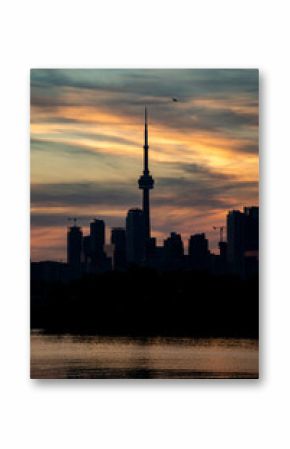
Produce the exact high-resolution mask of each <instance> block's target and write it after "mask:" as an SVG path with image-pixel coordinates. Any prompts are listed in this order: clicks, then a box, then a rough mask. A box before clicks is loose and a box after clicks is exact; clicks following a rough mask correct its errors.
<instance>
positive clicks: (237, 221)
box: [227, 210, 245, 274]
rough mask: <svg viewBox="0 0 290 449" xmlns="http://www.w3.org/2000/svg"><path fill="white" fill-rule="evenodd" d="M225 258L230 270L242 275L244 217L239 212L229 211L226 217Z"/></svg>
mask: <svg viewBox="0 0 290 449" xmlns="http://www.w3.org/2000/svg"><path fill="white" fill-rule="evenodd" d="M227 240H228V250H227V257H228V263H229V265H230V268H231V269H232V270H233V271H234V272H236V273H240V274H241V273H243V270H244V253H245V215H244V214H243V213H242V212H241V211H239V210H231V211H230V212H229V213H228V215H227Z"/></svg>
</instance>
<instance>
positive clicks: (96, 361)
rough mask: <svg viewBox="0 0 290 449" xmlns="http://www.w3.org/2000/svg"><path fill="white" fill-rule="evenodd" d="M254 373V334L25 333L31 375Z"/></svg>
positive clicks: (227, 375)
mask: <svg viewBox="0 0 290 449" xmlns="http://www.w3.org/2000/svg"><path fill="white" fill-rule="evenodd" d="M257 377H258V342H257V341H256V340H241V339H239V340H237V339H188V338H187V339H184V338H178V339H177V338H151V339H137V340H135V339H134V340H133V339H129V338H115V337H114V338H113V337H112V338H110V337H95V336H94V337H92V336H88V337H85V336H72V335H63V336H57V335H43V334H41V333H33V334H32V335H31V378H33V379H70V378H78V379H98V378H109V379H116V378H141V379H144V378H145V379H147V378H151V379H189V378H220V379H223V378H226V379H230V378H250V379H251V378H257Z"/></svg>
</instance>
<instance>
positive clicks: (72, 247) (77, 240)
mask: <svg viewBox="0 0 290 449" xmlns="http://www.w3.org/2000/svg"><path fill="white" fill-rule="evenodd" d="M82 246H83V232H82V230H81V228H80V227H79V226H76V225H75V224H74V225H73V226H70V227H69V228H68V231H67V263H68V264H69V265H70V266H71V267H73V268H80V266H81V261H82Z"/></svg>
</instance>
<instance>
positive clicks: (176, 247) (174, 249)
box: [164, 232, 184, 259]
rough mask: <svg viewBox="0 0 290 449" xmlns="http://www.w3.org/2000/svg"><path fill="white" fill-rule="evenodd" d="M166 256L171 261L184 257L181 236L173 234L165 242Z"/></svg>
mask: <svg viewBox="0 0 290 449" xmlns="http://www.w3.org/2000/svg"><path fill="white" fill-rule="evenodd" d="M164 251H165V256H166V257H167V258H169V259H180V258H182V257H183V255H184V248H183V242H182V239H181V235H180V234H177V233H176V232H171V234H170V236H169V237H168V238H167V239H165V240H164Z"/></svg>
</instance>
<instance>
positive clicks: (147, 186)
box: [138, 107, 154, 240]
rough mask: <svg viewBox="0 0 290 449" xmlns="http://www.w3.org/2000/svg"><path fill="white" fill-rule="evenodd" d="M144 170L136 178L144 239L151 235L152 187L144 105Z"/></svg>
mask: <svg viewBox="0 0 290 449" xmlns="http://www.w3.org/2000/svg"><path fill="white" fill-rule="evenodd" d="M143 148H144V170H143V175H141V176H140V178H139V180H138V185H139V189H141V190H143V214H144V222H145V239H146V240H149V239H150V237H151V228H150V190H151V189H153V188H154V180H153V178H152V176H151V175H150V171H149V144H148V117H147V108H146V107H145V129H144V146H143Z"/></svg>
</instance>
